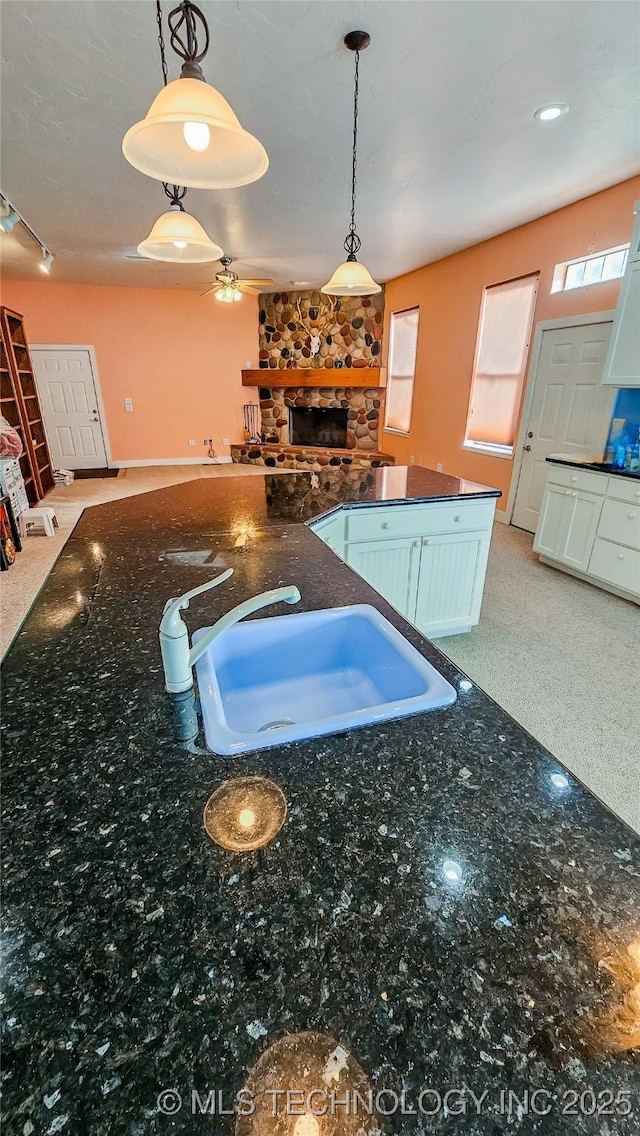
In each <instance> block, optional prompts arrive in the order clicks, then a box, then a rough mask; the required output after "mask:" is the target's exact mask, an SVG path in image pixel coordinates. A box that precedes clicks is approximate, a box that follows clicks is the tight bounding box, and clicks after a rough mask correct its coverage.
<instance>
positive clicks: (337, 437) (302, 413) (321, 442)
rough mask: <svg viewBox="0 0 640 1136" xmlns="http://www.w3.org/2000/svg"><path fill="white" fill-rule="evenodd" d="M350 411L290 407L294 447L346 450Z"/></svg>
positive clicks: (290, 425) (290, 430)
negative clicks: (322, 447) (321, 447)
mask: <svg viewBox="0 0 640 1136" xmlns="http://www.w3.org/2000/svg"><path fill="white" fill-rule="evenodd" d="M348 415H349V411H348V410H346V409H345V408H343V407H334V406H291V407H289V441H290V443H291V445H292V446H324V447H327V448H329V449H341V450H342V449H345V448H346V445H347V419H348Z"/></svg>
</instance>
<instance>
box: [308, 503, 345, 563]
mask: <svg viewBox="0 0 640 1136" xmlns="http://www.w3.org/2000/svg"><path fill="white" fill-rule="evenodd" d="M310 528H311V531H312V532H314V533H315V534H316V536H319V537H320V540H322V541H324V543H325V544H326V545H328V546H329V548H330V549H331V551H332V552H335V553H336V554H337V555H338V556H341V557H342V559H344V512H343V510H342V509H338V511H337V513H335V514H334V515H333V516H331V517H324V518H323V519H322V520H320V521H315V523H313V524H312V525H311V526H310Z"/></svg>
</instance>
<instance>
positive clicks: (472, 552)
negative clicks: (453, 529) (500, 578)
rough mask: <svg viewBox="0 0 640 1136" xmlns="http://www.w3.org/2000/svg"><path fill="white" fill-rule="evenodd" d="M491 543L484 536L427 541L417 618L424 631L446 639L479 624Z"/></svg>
mask: <svg viewBox="0 0 640 1136" xmlns="http://www.w3.org/2000/svg"><path fill="white" fill-rule="evenodd" d="M489 542H490V534H488V533H483V532H477V533H455V534H453V533H451V534H443V535H442V536H432V537H425V538H424V540H423V541H422V549H421V555H420V576H419V580H418V596H417V603H416V618H415V624H416V627H418V628H419V629H420V631H423V632H424V633H425V634H426V635H431V636H437V635H445V634H449V633H450V632H451V633H454V632H455V631H456V630H460V629H462V628H464V629H467V628H469V627H470V626H472V624H474V623H477V622H478V619H479V617H480V604H481V603H482V590H483V587H484V577H485V570H486V565H487V557H488V555H489Z"/></svg>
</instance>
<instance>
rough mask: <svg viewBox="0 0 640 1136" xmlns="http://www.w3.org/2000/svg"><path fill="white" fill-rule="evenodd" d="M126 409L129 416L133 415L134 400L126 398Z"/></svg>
mask: <svg viewBox="0 0 640 1136" xmlns="http://www.w3.org/2000/svg"><path fill="white" fill-rule="evenodd" d="M124 408H125V410H126V412H127V414H131V413H132V411H133V399H132V398H125V400H124Z"/></svg>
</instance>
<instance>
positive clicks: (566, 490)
mask: <svg viewBox="0 0 640 1136" xmlns="http://www.w3.org/2000/svg"><path fill="white" fill-rule="evenodd" d="M564 495H565V497H570V496H571V490H570V489H565V491H564Z"/></svg>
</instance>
